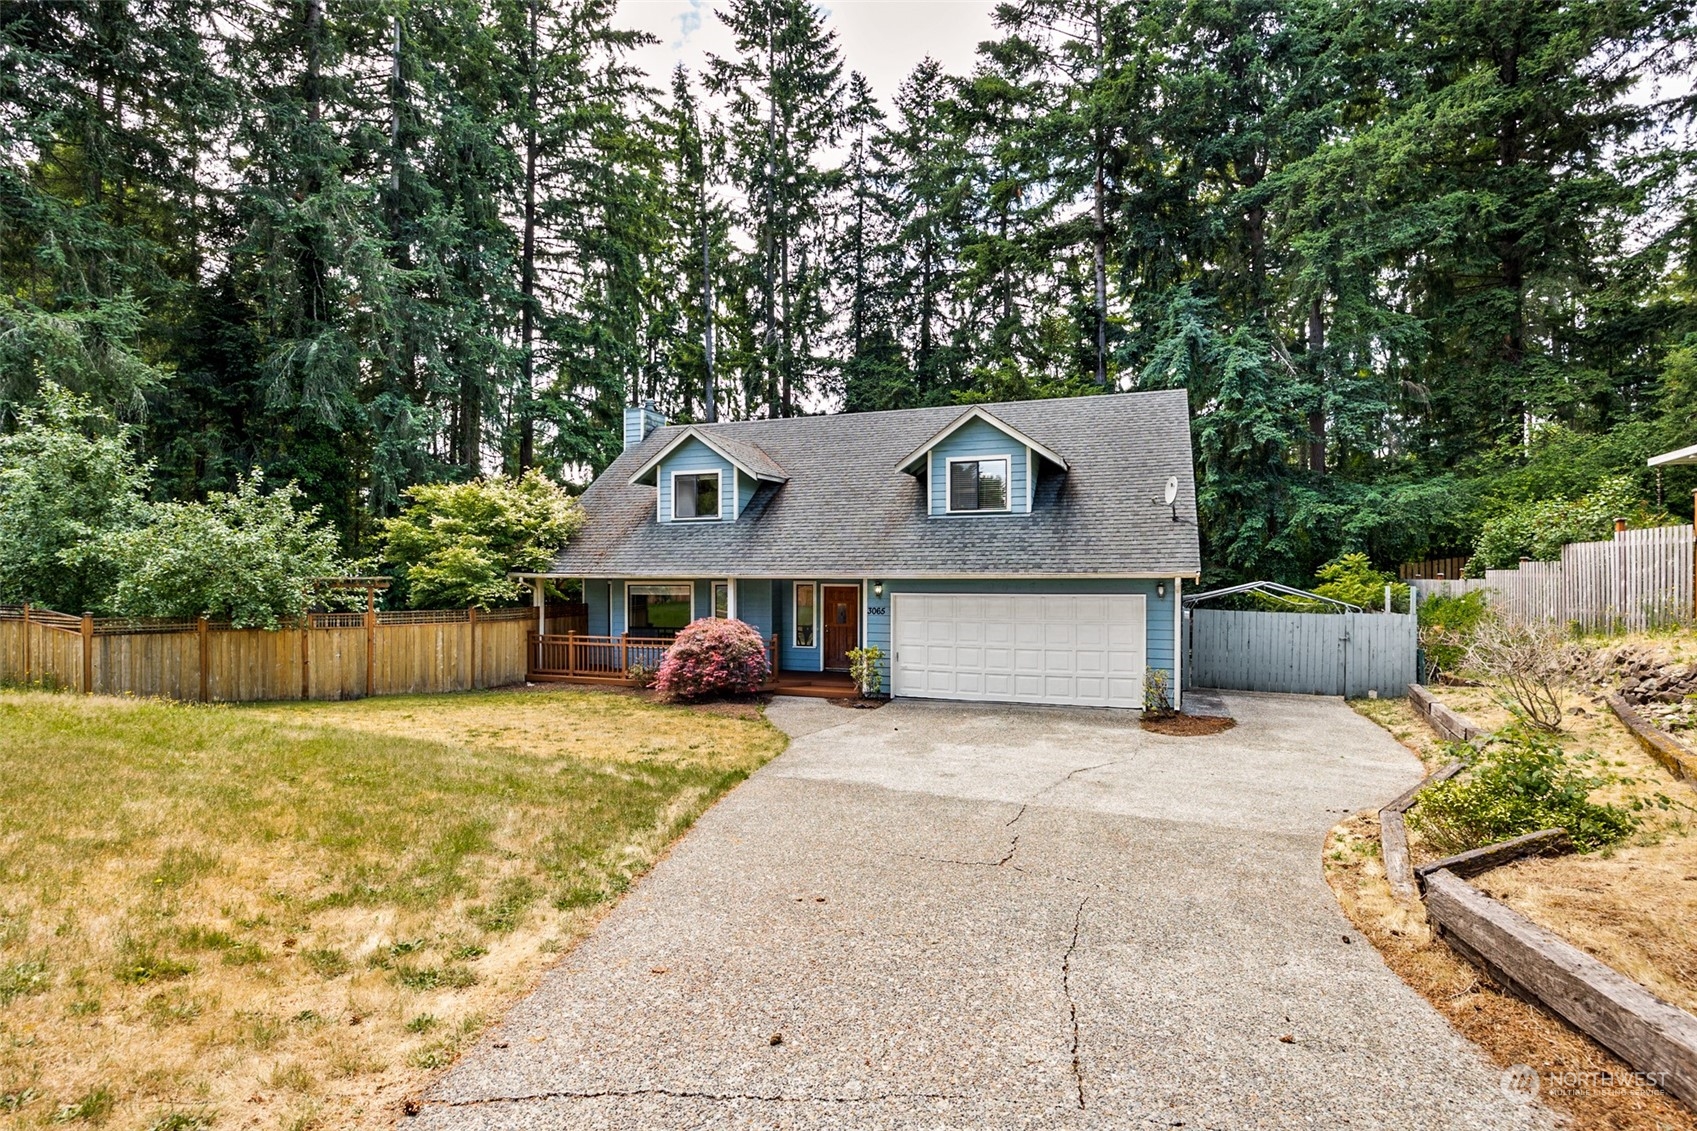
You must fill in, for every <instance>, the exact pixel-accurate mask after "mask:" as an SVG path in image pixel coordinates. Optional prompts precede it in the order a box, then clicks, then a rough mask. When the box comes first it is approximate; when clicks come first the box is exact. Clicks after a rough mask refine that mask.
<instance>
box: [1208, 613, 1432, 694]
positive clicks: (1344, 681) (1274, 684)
mask: <svg viewBox="0 0 1697 1131" xmlns="http://www.w3.org/2000/svg"><path fill="white" fill-rule="evenodd" d="M1186 618H1187V620H1188V622H1189V623H1188V625H1187V629H1188V632H1187V636H1188V639H1189V649H1188V650H1189V662H1188V663H1187V664H1185V669H1184V670H1185V681H1184V683H1185V686H1186V687H1220V688H1226V689H1230V690H1237V691H1289V692H1296V693H1298V694H1304V695H1344V696H1348V697H1349V698H1352V699H1353V698H1358V697H1360V696H1363V695H1366V694H1367V692H1369V691H1377V692H1378V693H1379V694H1380V695H1382V696H1385V697H1387V698H1391V697H1396V696H1401V695H1406V694H1407V693H1408V685H1409V684H1410V683H1413V682H1414V679H1415V650H1416V649H1417V647H1418V637H1419V633H1418V628H1417V626H1416V621H1415V618H1414V617H1413V616H1412V615H1410V614H1407V613H1241V612H1233V611H1231V610H1228V609H1205V608H1194V609H1191V610H1189V611H1188V612H1187V613H1186Z"/></svg>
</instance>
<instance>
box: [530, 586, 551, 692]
mask: <svg viewBox="0 0 1697 1131" xmlns="http://www.w3.org/2000/svg"><path fill="white" fill-rule="evenodd" d="M530 599H531V602H532V603H533V604H534V605H535V606H536V658H535V659H534V661H533V662H532V664H531V670H532V671H540V670H541V668H542V637H543V636H544V635H545V634H546V633H547V631H548V611H547V609H546V608H544V607H543V604H542V579H541V578H540V577H533V578H531V579H530Z"/></svg>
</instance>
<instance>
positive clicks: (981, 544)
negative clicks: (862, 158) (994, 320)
mask: <svg viewBox="0 0 1697 1131" xmlns="http://www.w3.org/2000/svg"><path fill="white" fill-rule="evenodd" d="M984 408H985V410H986V411H987V412H988V413H990V414H992V415H993V416H994V417H995V419H996V420H997V421H1000V422H1003V423H1004V425H1005V426H1006V427H1010V428H1013V429H1017V430H1018V431H1019V433H1020V434H1022V435H1024V436H1029V437H1031V438H1032V439H1034V440H1035V441H1036V442H1037V443H1039V444H1041V445H1043V446H1045V447H1047V448H1049V449H1051V450H1054V451H1064V452H1065V453H1066V459H1067V465H1068V467H1069V470H1067V471H1065V472H1062V471H1060V470H1059V469H1057V468H1054V467H1050V466H1048V465H1046V464H1045V465H1042V474H1041V475H1040V477H1039V480H1038V483H1037V487H1036V498H1035V506H1034V508H1033V512H1032V513H1031V514H995V515H989V514H975V515H971V516H958V515H957V516H950V517H932V516H930V515H928V514H927V513H926V508H927V483H926V482H925V480H924V478H923V477H922V476H917V477H916V476H914V475H909V474H905V473H903V472H901V471H899V470H897V466H898V464H899V463H900V462H902V461H903V460H904V459H905V458H906V455H907V453H911V452H912V451H914V450H915V448H917V447H918V446H920V445H921V444H922V443H923V442H924V441H925V440H926V439H927V438H928V437H932V436H935V435H936V434H937V433H938V432H939V431H941V430H943V429H944V428H945V426H947V425H949V424H950V423H951V422H953V421H955V420H956V419H957V418H959V417H960V416H961V409H960V407H959V406H946V407H942V408H921V409H906V410H900V411H893V412H863V413H844V414H838V415H833V416H800V417H789V418H782V419H776V420H746V421H737V422H731V423H723V424H705V425H703V424H697V425H687V426H681V427H668V428H660V429H656V430H655V432H654V433H653V434H652V435H650V436H649V437H648V438H647V439H646V440H645V441H643V443H641V444H639V445H637V446H636V447H635V448H633V449H632V450H630V451H627V452H625V453H624V454H622V455H621V456H619V458H618V459H616V460H614V461H613V463H612V465H611V466H610V467H608V468H607V470H606V471H605V472H604V473H602V475H601V477H600V478H598V479H597V480H596V481H595V482H594V483H592V484H591V485H590V487H589V489H588V490H586V491H585V492H584V494H583V499H582V502H583V508H584V512H585V518H586V522H585V523H584V527H583V530H582V531H581V533H579V534H578V535H577V537H576V538H574V539H573V541H572V543H571V544H570V545H569V546H567V547H566V549H565V550H564V551H562V552H561V553H560V554H559V556H558V557H557V558H556V559H555V561H554V564H553V566H552V568H550V569H549V570H548V573H550V574H553V575H556V576H563V577H651V578H661V577H703V576H707V577H730V576H735V577H774V578H778V577H843V578H852V577H872V578H881V577H926V576H931V577H963V576H990V577H1007V576H1017V575H1027V576H1029V575H1080V574H1085V575H1088V574H1101V575H1104V576H1126V575H1141V576H1150V577H1175V576H1179V577H1195V576H1197V575H1198V574H1199V573H1200V572H1201V565H1202V563H1201V550H1200V547H1199V543H1198V538H1197V529H1196V484H1195V478H1194V473H1193V470H1192V463H1191V451H1190V412H1189V404H1188V398H1187V396H1186V394H1185V393H1184V391H1183V390H1167V391H1161V392H1149V393H1120V394H1111V395H1104V396H1093V397H1070V398H1064V399H1057V400H1043V401H1011V402H1005V403H1001V404H989V405H985V406H984ZM690 434H694V435H698V436H701V437H702V438H703V440H704V441H706V440H708V439H709V438H711V440H712V442H713V445H714V446H715V447H719V448H720V449H721V450H722V451H723V452H724V454H725V455H726V458H731V457H730V454H729V448H730V446H731V445H746V446H747V447H752V448H753V449H755V450H757V451H759V452H760V453H762V454H763V455H765V456H766V457H767V458H768V459H770V460H771V461H772V462H773V464H774V466H777V467H779V468H782V469H783V470H784V471H785V472H787V474H788V477H789V479H788V482H785V483H781V484H774V483H768V482H763V483H761V484H760V487H759V490H758V491H757V492H756V493H755V495H754V497H753V498H752V499H751V500H750V501H749V503H748V505H747V506H745V507H743V508H742V511H741V514H740V516H739V517H738V519H737V520H736V521H735V522H719V523H687V524H681V523H662V522H660V521H658V519H657V517H656V515H655V504H654V488H652V487H648V486H644V485H640V484H633V483H632V479H633V478H634V477H635V475H636V474H637V472H638V470H639V469H642V468H646V467H648V466H649V465H650V464H652V463H653V462H654V460H655V457H656V456H657V455H658V454H659V453H660V452H662V451H664V450H666V449H668V448H670V447H671V446H673V445H675V444H676V443H677V442H678V440H679V437H680V436H687V435H690ZM743 450H744V451H745V452H746V450H747V449H746V448H744V449H743ZM733 462H734V461H733ZM1169 476H1172V477H1176V478H1177V479H1178V484H1179V489H1178V497H1177V500H1176V504H1175V506H1176V514H1177V516H1178V521H1176V522H1175V521H1174V520H1173V515H1174V513H1175V511H1174V510H1173V509H1169V508H1168V507H1167V506H1166V505H1165V504H1164V503H1163V498H1164V495H1165V491H1166V483H1167V479H1168V477H1169Z"/></svg>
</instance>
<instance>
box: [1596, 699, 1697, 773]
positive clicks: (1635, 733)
mask: <svg viewBox="0 0 1697 1131" xmlns="http://www.w3.org/2000/svg"><path fill="white" fill-rule="evenodd" d="M1608 700H1609V708H1610V709H1611V710H1612V711H1614V713H1615V715H1616V716H1617V717H1618V718H1619V719H1620V721H1621V722H1622V723H1625V724H1626V729H1627V730H1629V731H1631V732H1632V737H1633V739H1635V740H1636V741H1637V743H1638V745H1640V746H1642V747H1643V748H1644V752H1645V753H1646V754H1648V755H1650V757H1652V758H1654V759H1655V760H1656V761H1657V762H1659V763H1661V765H1662V768H1663V769H1665V770H1667V772H1668V773H1670V774H1672V775H1673V776H1674V777H1676V778H1678V779H1679V780H1681V781H1683V782H1685V783H1686V784H1687V785H1691V786H1693V787H1697V753H1693V752H1692V751H1690V750H1687V749H1686V748H1685V746H1684V745H1683V744H1682V743H1681V742H1680V741H1679V740H1678V739H1677V738H1675V737H1674V736H1673V735H1671V734H1669V733H1668V732H1667V731H1665V730H1663V729H1662V728H1661V727H1658V726H1656V725H1655V724H1654V723H1652V722H1650V721H1649V720H1648V719H1646V718H1645V717H1644V716H1643V715H1640V714H1639V713H1638V709H1637V708H1636V707H1634V706H1633V705H1632V704H1631V703H1628V702H1627V701H1626V699H1625V698H1624V697H1623V696H1621V695H1619V694H1611V695H1609V697H1608Z"/></svg>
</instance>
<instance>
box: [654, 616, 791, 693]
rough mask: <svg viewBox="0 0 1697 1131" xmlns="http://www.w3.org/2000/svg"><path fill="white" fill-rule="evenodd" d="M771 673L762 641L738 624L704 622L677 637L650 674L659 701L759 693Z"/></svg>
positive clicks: (713, 619)
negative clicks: (662, 699) (655, 669)
mask: <svg viewBox="0 0 1697 1131" xmlns="http://www.w3.org/2000/svg"><path fill="white" fill-rule="evenodd" d="M770 674H771V668H770V664H769V662H768V660H767V658H766V641H765V640H764V639H763V638H762V637H761V635H760V631H759V630H758V629H756V628H754V627H752V626H751V625H747V624H744V623H743V622H742V621H740V620H731V619H730V618H727V617H707V618H703V619H702V620H698V621H696V622H695V623H694V624H691V625H689V626H687V627H685V628H684V629H683V631H681V632H679V633H678V636H677V639H676V640H674V641H672V646H671V647H670V648H668V649H666V655H665V658H664V659H662V660H661V661H660V670H659V671H658V672H656V673H655V675H654V690H655V691H656V692H658V693H659V694H660V695H661V696H662V697H663V698H666V699H675V700H694V699H705V698H707V697H709V696H714V695H735V694H747V693H751V692H755V691H759V690H760V688H761V687H762V686H763V685H764V684H765V683H766V679H767V677H768V676H769V675H770Z"/></svg>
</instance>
